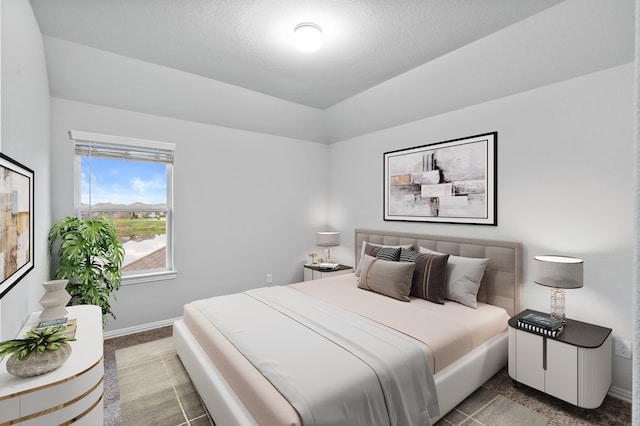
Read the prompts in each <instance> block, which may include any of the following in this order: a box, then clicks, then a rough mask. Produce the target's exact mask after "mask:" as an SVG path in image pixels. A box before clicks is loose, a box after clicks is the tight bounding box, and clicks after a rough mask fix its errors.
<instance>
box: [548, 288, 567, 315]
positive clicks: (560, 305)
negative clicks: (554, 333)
mask: <svg viewBox="0 0 640 426" xmlns="http://www.w3.org/2000/svg"><path fill="white" fill-rule="evenodd" d="M564 312H565V311H564V290H563V289H561V288H552V289H551V318H555V319H557V320H560V321H562V323H564V322H565V316H564Z"/></svg>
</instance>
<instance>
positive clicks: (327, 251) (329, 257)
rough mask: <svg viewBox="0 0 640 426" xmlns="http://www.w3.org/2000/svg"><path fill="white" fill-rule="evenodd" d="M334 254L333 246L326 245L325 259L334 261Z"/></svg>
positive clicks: (329, 261)
mask: <svg viewBox="0 0 640 426" xmlns="http://www.w3.org/2000/svg"><path fill="white" fill-rule="evenodd" d="M332 254H333V253H332V250H331V247H325V248H324V261H325V262H326V263H332V261H333V260H332V258H331V255H332Z"/></svg>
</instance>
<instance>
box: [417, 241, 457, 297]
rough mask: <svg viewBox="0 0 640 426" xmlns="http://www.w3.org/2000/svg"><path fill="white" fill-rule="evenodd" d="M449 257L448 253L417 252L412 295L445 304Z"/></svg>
mask: <svg viewBox="0 0 640 426" xmlns="http://www.w3.org/2000/svg"><path fill="white" fill-rule="evenodd" d="M413 253H416V252H413ZM448 259H449V255H448V254H427V253H416V256H415V260H414V262H415V265H416V269H415V271H414V272H413V281H412V284H411V295H412V296H416V297H419V298H421V299H425V300H428V301H430V302H434V303H439V304H441V305H443V304H444V294H445V287H446V285H445V283H446V276H447V260H448Z"/></svg>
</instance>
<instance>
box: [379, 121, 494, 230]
mask: <svg viewBox="0 0 640 426" xmlns="http://www.w3.org/2000/svg"><path fill="white" fill-rule="evenodd" d="M497 143H498V132H492V133H485V134H482V135H475V136H469V137H464V138H460V139H453V140H448V141H443V142H437V143H432V144H429V145H423V146H417V147H413V148H407V149H401V150H397V151H391V152H385V153H384V220H400V221H416V222H440V223H462V224H475V225H497V224H498V222H497V196H496V192H497Z"/></svg>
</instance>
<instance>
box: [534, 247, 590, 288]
mask: <svg viewBox="0 0 640 426" xmlns="http://www.w3.org/2000/svg"><path fill="white" fill-rule="evenodd" d="M534 260H535V275H534V277H535V278H534V282H535V283H536V284H540V285H544V286H547V287H554V288H580V287H582V265H583V263H584V262H583V260H582V259H577V258H575V257H569V256H555V255H551V256H549V255H547V256H535V257H534Z"/></svg>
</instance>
